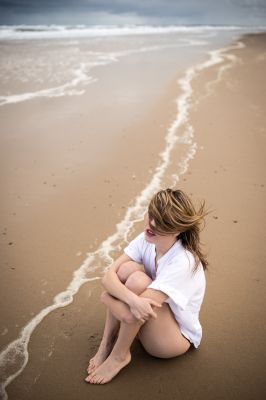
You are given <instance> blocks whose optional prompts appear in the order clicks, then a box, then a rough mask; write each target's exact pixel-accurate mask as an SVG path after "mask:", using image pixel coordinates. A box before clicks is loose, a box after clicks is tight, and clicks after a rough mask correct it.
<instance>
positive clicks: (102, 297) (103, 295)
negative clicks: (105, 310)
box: [100, 291, 109, 304]
mask: <svg viewBox="0 0 266 400" xmlns="http://www.w3.org/2000/svg"><path fill="white" fill-rule="evenodd" d="M108 296H109V294H108V292H106V291H104V292H102V294H101V297H100V300H101V302H102V303H104V304H105V302H106V300H107V298H108Z"/></svg>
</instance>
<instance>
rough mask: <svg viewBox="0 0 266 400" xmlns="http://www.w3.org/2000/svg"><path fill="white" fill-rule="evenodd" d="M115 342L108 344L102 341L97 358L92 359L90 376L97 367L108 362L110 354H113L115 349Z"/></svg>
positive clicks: (89, 369) (89, 367)
mask: <svg viewBox="0 0 266 400" xmlns="http://www.w3.org/2000/svg"><path fill="white" fill-rule="evenodd" d="M114 342H115V339H114V340H113V341H110V342H108V343H107V342H105V341H104V340H102V341H101V344H100V346H99V349H98V351H97V353H96V354H95V356H94V357H93V358H91V359H90V363H89V366H88V368H87V372H88V374H90V373H91V372H93V371H94V370H95V369H96V368H97V367H99V366H100V365H101V364H102V363H103V362H104V361H105V360H106V358H107V357H108V356H109V354H110V353H111V351H112V349H113V347H114Z"/></svg>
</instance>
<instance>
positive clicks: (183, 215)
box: [148, 189, 208, 271]
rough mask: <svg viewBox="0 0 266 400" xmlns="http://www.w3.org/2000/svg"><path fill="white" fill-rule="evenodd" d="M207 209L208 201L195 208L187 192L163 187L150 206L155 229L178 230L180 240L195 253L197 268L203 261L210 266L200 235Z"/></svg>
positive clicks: (163, 231) (164, 232) (157, 230)
mask: <svg viewBox="0 0 266 400" xmlns="http://www.w3.org/2000/svg"><path fill="white" fill-rule="evenodd" d="M204 208H205V202H203V203H202V204H200V207H199V209H198V210H196V209H195V207H194V205H193V204H192V202H191V200H190V198H189V197H188V196H187V195H186V194H185V193H184V192H182V191H181V190H172V189H165V190H160V191H159V192H158V193H156V194H155V195H154V196H153V197H152V199H151V201H150V204H149V207H148V215H149V219H150V221H151V220H154V222H155V229H153V231H155V233H158V234H159V235H167V234H169V233H170V234H171V233H177V239H180V240H181V242H182V245H183V246H184V248H185V249H186V250H188V251H190V252H191V253H192V254H193V256H194V259H195V269H194V270H195V271H196V269H197V267H198V265H199V263H200V262H201V263H202V266H203V269H204V270H205V269H207V265H208V261H207V258H206V256H205V255H204V254H203V253H202V252H201V248H200V237H199V234H200V231H201V225H202V223H204V217H205V216H206V215H207V214H208V212H206V211H205V210H204ZM178 233H179V235H178Z"/></svg>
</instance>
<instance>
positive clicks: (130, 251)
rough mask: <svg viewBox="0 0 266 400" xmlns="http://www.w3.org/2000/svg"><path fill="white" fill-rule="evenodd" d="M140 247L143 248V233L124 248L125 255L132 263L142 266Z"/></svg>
mask: <svg viewBox="0 0 266 400" xmlns="http://www.w3.org/2000/svg"><path fill="white" fill-rule="evenodd" d="M142 247H143V232H142V233H140V234H139V235H138V236H137V237H135V239H133V240H132V241H131V242H130V243H129V244H128V246H126V247H125V248H124V253H126V254H127V255H128V256H129V257H130V258H131V259H132V260H133V261H136V262H137V263H139V264H142Z"/></svg>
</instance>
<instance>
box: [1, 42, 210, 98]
mask: <svg viewBox="0 0 266 400" xmlns="http://www.w3.org/2000/svg"><path fill="white" fill-rule="evenodd" d="M180 42H181V43H175V44H172V43H171V44H165V45H157V46H156V45H155V46H146V47H140V48H137V49H128V50H123V51H119V52H109V53H102V52H96V51H88V52H87V54H88V55H90V56H93V57H94V58H95V61H89V62H86V63H85V62H82V63H80V65H79V67H78V68H76V69H75V70H74V71H73V75H74V78H72V80H71V81H70V82H66V83H65V84H63V85H60V86H56V87H52V88H49V89H43V90H37V91H35V92H30V93H21V94H14V95H6V96H0V106H4V105H7V104H16V103H20V102H23V101H28V100H32V99H36V98H39V97H47V98H51V97H62V96H80V95H83V94H84V93H85V89H84V88H83V87H84V86H85V85H88V84H90V83H94V82H96V81H97V79H96V78H94V77H93V76H91V75H88V73H89V72H90V73H91V70H92V69H93V68H96V67H99V66H106V65H109V64H110V63H114V62H117V61H118V60H119V58H122V57H127V56H130V55H134V54H138V53H146V52H152V51H160V50H164V49H171V48H178V47H182V46H186V45H193V46H202V45H205V44H207V42H203V41H199V40H192V39H183V40H182V41H180Z"/></svg>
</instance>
